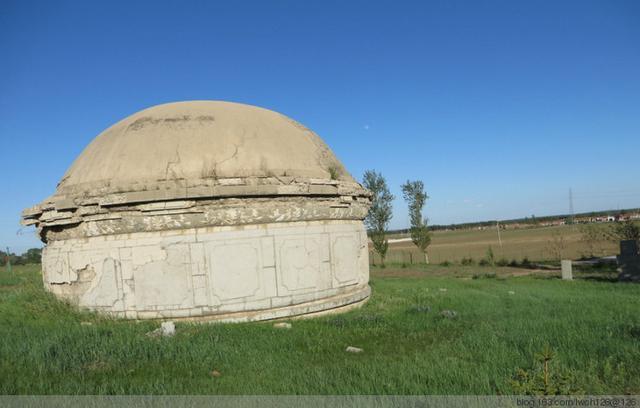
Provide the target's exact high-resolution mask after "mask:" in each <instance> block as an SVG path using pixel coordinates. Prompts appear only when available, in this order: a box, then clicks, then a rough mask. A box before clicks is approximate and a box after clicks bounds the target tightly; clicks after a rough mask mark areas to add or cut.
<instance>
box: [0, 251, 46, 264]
mask: <svg viewBox="0 0 640 408" xmlns="http://www.w3.org/2000/svg"><path fill="white" fill-rule="evenodd" d="M41 258H42V248H31V249H28V250H27V251H26V252H24V253H23V254H22V255H16V254H14V253H13V252H10V253H7V252H5V251H0V266H5V265H6V264H7V260H9V261H11V265H25V264H39V263H40V262H41Z"/></svg>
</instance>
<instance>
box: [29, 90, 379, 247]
mask: <svg viewBox="0 0 640 408" xmlns="http://www.w3.org/2000/svg"><path fill="white" fill-rule="evenodd" d="M309 198H311V199H312V200H311V201H310V200H309ZM368 205H369V193H368V192H367V191H366V190H365V189H364V188H362V186H361V185H360V184H358V183H357V182H356V181H355V180H354V179H353V178H352V177H351V176H350V175H349V174H348V173H347V171H346V170H345V168H344V167H343V165H342V164H341V163H340V162H339V160H338V159H337V158H336V157H335V155H334V154H333V153H332V152H331V150H330V149H329V147H328V146H327V145H326V144H325V143H324V142H323V141H322V140H321V139H320V137H318V135H316V134H315V133H314V132H312V131H311V130H309V129H307V128H306V127H304V126H302V125H301V124H299V123H298V122H296V121H294V120H292V119H289V118H288V117H286V116H284V115H281V114H279V113H277V112H273V111H270V110H267V109H263V108H259V107H256V106H250V105H243V104H238V103H230V102H222V101H189V102H176V103H169V104H164V105H158V106H154V107H151V108H148V109H145V110H142V111H140V112H138V113H135V114H133V115H131V116H129V117H127V118H125V119H123V120H121V121H120V122H118V123H116V124H115V125H113V126H111V127H110V128H108V129H107V130H105V131H104V132H102V133H101V134H100V135H98V136H97V137H96V138H95V139H94V140H93V141H92V142H91V143H90V144H89V146H87V147H86V149H85V150H84V151H83V152H82V154H81V155H80V156H78V158H77V159H76V160H75V162H74V163H73V164H72V166H71V167H70V168H69V170H67V172H66V174H65V175H64V177H63V178H62V180H61V181H60V183H58V186H57V189H56V191H55V193H54V194H53V195H52V196H51V197H49V198H47V199H45V200H44V201H43V202H41V203H40V204H38V205H36V206H34V207H31V208H28V209H26V210H24V211H23V214H22V218H23V219H22V223H23V224H24V225H35V226H36V227H37V228H38V232H39V234H40V236H41V238H42V240H43V241H45V242H47V241H49V240H52V239H54V240H55V239H68V238H73V237H90V236H99V235H109V234H119V233H131V232H139V231H161V230H165V229H180V228H185V227H204V226H216V225H241V224H252V223H267V222H287V221H304V220H320V219H325V220H335V219H362V218H363V217H364V215H363V214H366V211H367V208H368Z"/></svg>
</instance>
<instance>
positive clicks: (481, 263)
mask: <svg viewBox="0 0 640 408" xmlns="http://www.w3.org/2000/svg"><path fill="white" fill-rule="evenodd" d="M478 265H480V266H489V265H491V264H490V263H489V261H487V260H486V259H484V258H483V259H481V260H480V262H478Z"/></svg>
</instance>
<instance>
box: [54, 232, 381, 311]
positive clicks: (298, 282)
mask: <svg viewBox="0 0 640 408" xmlns="http://www.w3.org/2000/svg"><path fill="white" fill-rule="evenodd" d="M43 279H44V283H45V287H46V288H47V289H48V290H49V291H51V292H53V293H54V294H55V295H57V296H59V297H61V298H65V299H68V300H70V301H71V302H73V303H75V304H77V305H79V306H81V307H87V308H90V309H93V310H97V311H100V312H104V313H108V314H111V315H114V316H117V317H125V318H130V319H156V318H197V317H205V316H208V317H215V319H213V320H263V319H271V318H281V317H287V316H292V315H299V314H304V313H316V312H319V311H322V310H326V309H332V308H338V307H341V306H345V305H348V304H352V303H356V302H359V301H362V300H363V299H366V298H367V297H368V295H369V287H368V281H369V265H368V251H367V236H366V232H365V229H364V226H363V224H362V222H360V221H344V220H343V221H307V222H289V223H270V224H261V225H245V226H235V227H231V226H229V227H224V226H220V227H208V228H192V229H183V230H171V231H163V232H139V233H131V234H116V235H106V236H98V237H90V238H79V239H69V240H60V241H53V242H51V243H49V245H47V247H46V248H45V250H44V252H43ZM226 317H228V319H226Z"/></svg>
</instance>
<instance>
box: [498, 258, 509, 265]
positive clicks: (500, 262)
mask: <svg viewBox="0 0 640 408" xmlns="http://www.w3.org/2000/svg"><path fill="white" fill-rule="evenodd" d="M496 265H498V266H508V265H509V261H508V260H507V258H500V259H499V260H498V262H496Z"/></svg>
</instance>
